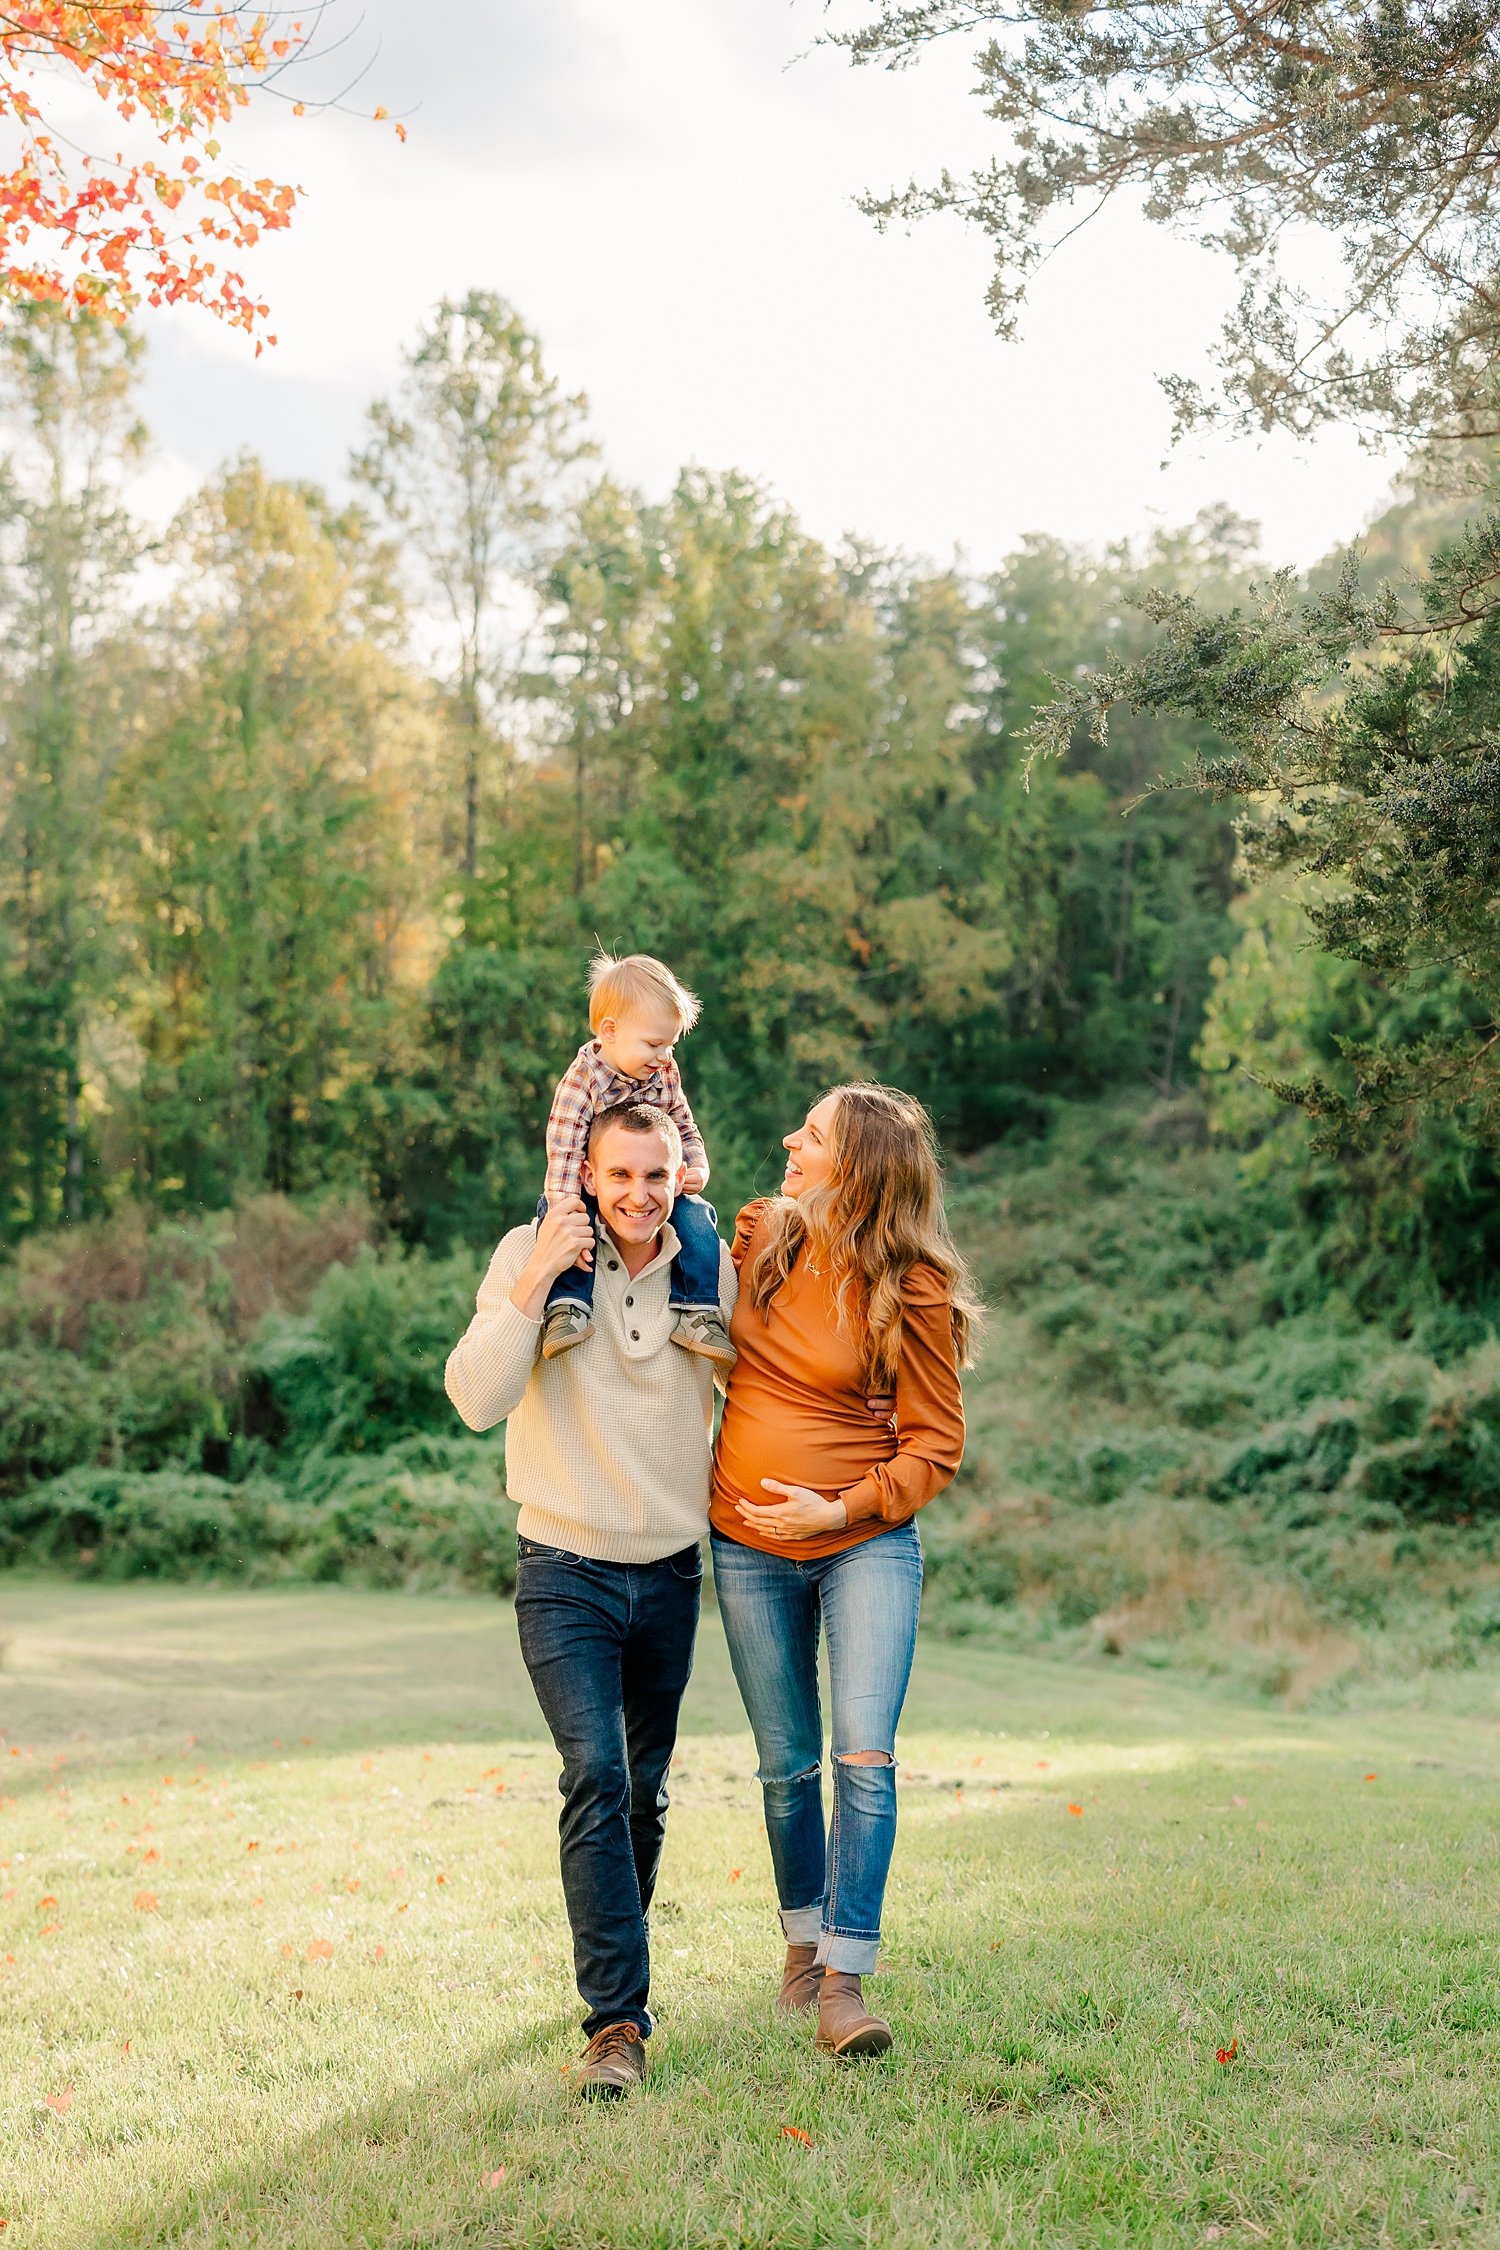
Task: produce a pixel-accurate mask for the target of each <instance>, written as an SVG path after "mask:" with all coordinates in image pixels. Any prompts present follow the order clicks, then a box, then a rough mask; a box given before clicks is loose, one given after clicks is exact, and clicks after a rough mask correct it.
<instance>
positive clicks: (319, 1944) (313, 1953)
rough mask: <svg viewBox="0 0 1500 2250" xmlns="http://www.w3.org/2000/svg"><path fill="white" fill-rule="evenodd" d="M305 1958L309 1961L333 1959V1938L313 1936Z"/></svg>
mask: <svg viewBox="0 0 1500 2250" xmlns="http://www.w3.org/2000/svg"><path fill="white" fill-rule="evenodd" d="M303 1958H304V1959H305V1960H308V1961H331V1960H332V1959H333V1940H332V1938H326V1937H315V1938H313V1939H312V1940H311V1942H310V1943H309V1945H308V1948H307V1952H306V1954H305V1955H304V1956H303Z"/></svg>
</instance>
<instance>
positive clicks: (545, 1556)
mask: <svg viewBox="0 0 1500 2250" xmlns="http://www.w3.org/2000/svg"><path fill="white" fill-rule="evenodd" d="M588 1559H589V1558H588V1556H587V1555H575V1554H572V1553H570V1552H569V1550H568V1549H567V1548H566V1547H544V1546H543V1545H542V1543H541V1541H540V1540H539V1539H522V1538H519V1537H518V1538H517V1540H516V1560H517V1561H518V1562H548V1563H561V1564H562V1566H563V1568H564V1569H565V1570H580V1569H581V1568H582V1567H583V1565H584V1564H585V1563H586V1562H587V1561H588Z"/></svg>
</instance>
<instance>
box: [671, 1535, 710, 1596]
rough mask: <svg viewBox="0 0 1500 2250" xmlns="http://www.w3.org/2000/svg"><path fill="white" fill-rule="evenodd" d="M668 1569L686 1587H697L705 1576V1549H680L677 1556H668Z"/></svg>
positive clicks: (695, 1547)
mask: <svg viewBox="0 0 1500 2250" xmlns="http://www.w3.org/2000/svg"><path fill="white" fill-rule="evenodd" d="M667 1568H668V1570H670V1571H671V1573H672V1576H673V1577H674V1578H680V1579H681V1580H682V1581H683V1584H684V1585H687V1586H694V1585H696V1584H697V1583H698V1582H699V1580H700V1579H701V1578H702V1576H703V1549H702V1548H701V1547H700V1546H696V1545H694V1546H692V1547H681V1548H679V1549H678V1551H677V1553H676V1554H675V1555H668V1557H667Z"/></svg>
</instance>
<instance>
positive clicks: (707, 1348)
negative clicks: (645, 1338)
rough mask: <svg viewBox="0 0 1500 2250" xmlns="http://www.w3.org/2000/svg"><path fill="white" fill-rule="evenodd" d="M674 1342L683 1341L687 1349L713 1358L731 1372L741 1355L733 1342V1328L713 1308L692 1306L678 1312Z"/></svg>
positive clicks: (720, 1366) (719, 1365) (702, 1357)
mask: <svg viewBox="0 0 1500 2250" xmlns="http://www.w3.org/2000/svg"><path fill="white" fill-rule="evenodd" d="M672 1341H673V1343H674V1344H681V1346H682V1348H683V1350H684V1351H685V1352H696V1353H697V1354H698V1357H699V1358H700V1359H709V1360H712V1361H713V1364H714V1366H715V1367H719V1368H722V1369H723V1370H724V1373H725V1374H726V1375H727V1374H728V1372H729V1370H730V1368H731V1367H733V1365H734V1363H735V1361H736V1359H737V1358H738V1357H739V1354H738V1353H737V1352H736V1350H735V1348H734V1346H733V1344H731V1342H730V1341H729V1330H728V1329H727V1328H726V1327H725V1326H724V1315H723V1314H722V1313H721V1312H715V1311H713V1310H712V1309H711V1308H709V1307H704V1308H702V1309H697V1308H694V1309H690V1310H689V1311H687V1312H680V1313H679V1314H678V1315H677V1326H676V1327H675V1328H674V1329H673V1331H672Z"/></svg>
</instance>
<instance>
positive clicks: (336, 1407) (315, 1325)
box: [252, 1249, 477, 1460]
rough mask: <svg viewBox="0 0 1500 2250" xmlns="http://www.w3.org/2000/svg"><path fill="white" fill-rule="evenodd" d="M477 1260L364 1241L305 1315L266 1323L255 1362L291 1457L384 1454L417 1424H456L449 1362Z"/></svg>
mask: <svg viewBox="0 0 1500 2250" xmlns="http://www.w3.org/2000/svg"><path fill="white" fill-rule="evenodd" d="M476 1263H477V1262H476V1260H475V1259H474V1258H473V1256H471V1255H469V1254H467V1253H464V1254H461V1255H459V1256H456V1257H452V1258H446V1259H441V1260H437V1259H430V1258H428V1257H427V1256H426V1255H425V1254H424V1253H423V1252H422V1251H419V1250H416V1251H412V1252H410V1253H408V1254H406V1255H401V1254H399V1253H398V1254H394V1255H392V1254H387V1255H386V1256H385V1257H383V1258H382V1257H377V1256H376V1254H375V1253H374V1252H373V1251H372V1250H369V1249H364V1250H362V1251H361V1252H360V1253H359V1255H358V1256H357V1257H356V1258H355V1260H354V1261H353V1263H352V1264H351V1265H348V1266H334V1267H331V1268H330V1269H329V1271H328V1272H327V1273H326V1274H325V1275H324V1276H323V1279H322V1280H321V1281H320V1282H319V1284H318V1286H317V1289H316V1290H315V1291H314V1293H313V1298H312V1302H311V1304H310V1306H309V1308H308V1310H307V1312H306V1313H305V1314H304V1315H303V1316H301V1317H300V1318H296V1319H288V1318H286V1317H284V1316H282V1317H273V1318H272V1319H271V1320H269V1321H268V1322H267V1323H266V1324H265V1325H264V1327H263V1328H262V1330H261V1332H260V1334H259V1336H258V1337H257V1340H256V1348H255V1352H254V1355H253V1361H252V1366H253V1370H254V1371H255V1372H256V1373H258V1374H259V1375H260V1376H261V1377H262V1378H263V1380H264V1381H265V1383H266V1385H267V1387H268V1390H269V1392H270V1395H271V1397H272V1399H273V1401H274V1404H275V1406H276V1408H277V1410H278V1413H279V1415H280V1419H281V1438H282V1443H283V1446H284V1448H285V1451H286V1453H287V1454H288V1455H289V1456H290V1457H291V1458H292V1459H293V1460H296V1459H298V1458H300V1457H302V1456H304V1455H306V1454H308V1453H310V1452H312V1451H313V1450H314V1449H317V1450H319V1451H322V1452H326V1453H330V1454H336V1453H384V1452H385V1451H386V1450H387V1449H388V1448H389V1447H391V1446H392V1445H395V1444H397V1443H398V1442H399V1441H400V1440H401V1439H402V1438H405V1437H408V1436H410V1435H411V1434H412V1433H413V1432H414V1431H421V1430H431V1431H434V1432H447V1431H450V1430H451V1429H452V1427H453V1419H454V1416H453V1408H452V1407H451V1406H450V1404H449V1403H448V1399H447V1396H446V1394H445V1392H444V1390H443V1368H444V1365H445V1363H446V1361H447V1358H448V1354H449V1352H450V1351H451V1350H452V1349H453V1346H454V1343H455V1342H456V1340H457V1338H458V1337H459V1336H460V1335H461V1334H462V1332H463V1330H464V1328H465V1327H466V1326H467V1324H468V1321H469V1317H470V1314H471V1313H472V1312H473V1309H474V1290H475V1286H476V1282H477V1273H476Z"/></svg>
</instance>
